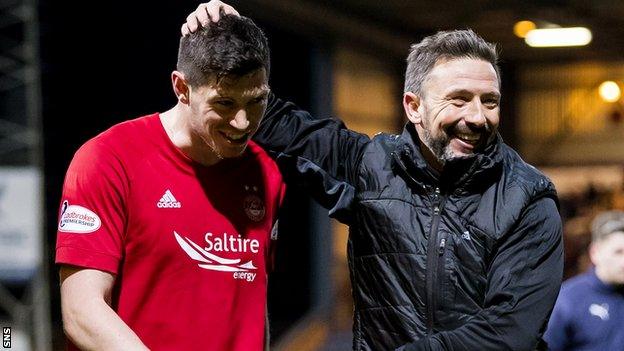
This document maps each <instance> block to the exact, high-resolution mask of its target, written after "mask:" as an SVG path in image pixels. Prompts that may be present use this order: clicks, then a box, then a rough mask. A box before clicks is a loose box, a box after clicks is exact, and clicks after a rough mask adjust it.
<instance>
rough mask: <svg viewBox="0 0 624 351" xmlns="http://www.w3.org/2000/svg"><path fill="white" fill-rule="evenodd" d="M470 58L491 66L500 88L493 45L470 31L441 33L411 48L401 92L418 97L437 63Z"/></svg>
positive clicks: (496, 53)
mask: <svg viewBox="0 0 624 351" xmlns="http://www.w3.org/2000/svg"><path fill="white" fill-rule="evenodd" d="M458 58H473V59H481V60H484V61H487V62H489V63H491V64H492V66H493V67H494V70H496V76H497V77H498V83H499V85H500V68H499V67H498V52H497V49H496V45H495V44H492V43H488V42H487V41H485V40H484V39H483V38H481V37H480V36H478V35H477V34H476V33H475V32H473V31H472V30H471V29H466V30H451V31H441V32H437V33H436V34H433V35H430V36H428V37H426V38H424V39H423V40H422V41H421V42H420V43H417V44H413V45H412V46H411V48H410V53H409V55H408V56H407V70H406V71H405V87H404V90H403V92H405V93H407V92H412V93H414V94H417V95H420V96H422V85H423V83H424V82H425V80H426V79H427V76H428V75H429V73H431V70H432V69H433V66H434V65H435V64H436V62H438V60H440V59H458Z"/></svg>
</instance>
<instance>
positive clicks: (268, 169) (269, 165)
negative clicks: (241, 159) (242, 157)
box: [247, 141, 282, 183]
mask: <svg viewBox="0 0 624 351" xmlns="http://www.w3.org/2000/svg"><path fill="white" fill-rule="evenodd" d="M247 149H248V157H249V159H250V160H253V161H252V162H255V163H257V164H258V165H259V166H260V167H261V169H262V172H263V173H264V175H265V177H267V178H268V179H269V180H272V181H273V182H278V183H281V182H282V174H281V173H280V171H279V168H278V166H277V163H276V162H275V161H274V160H273V159H272V158H271V157H270V156H269V154H268V153H267V152H266V151H265V150H264V149H263V148H262V147H260V145H258V144H256V143H255V142H253V141H250V142H249V144H248V145H247Z"/></svg>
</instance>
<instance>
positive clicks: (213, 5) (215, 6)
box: [206, 0, 225, 22]
mask: <svg viewBox="0 0 624 351" xmlns="http://www.w3.org/2000/svg"><path fill="white" fill-rule="evenodd" d="M223 5H225V4H224V3H222V2H221V1H214V0H213V1H211V2H210V3H209V4H208V6H206V10H207V11H208V15H209V16H210V20H211V21H213V22H219V18H220V16H219V12H221V8H222V7H223Z"/></svg>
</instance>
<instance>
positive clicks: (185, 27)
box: [180, 23, 191, 37]
mask: <svg viewBox="0 0 624 351" xmlns="http://www.w3.org/2000/svg"><path fill="white" fill-rule="evenodd" d="M180 31H181V32H182V36H183V37H185V36H187V35H189V34H191V31H190V30H189V27H188V24H186V23H184V24H183V25H182V29H181V30H180Z"/></svg>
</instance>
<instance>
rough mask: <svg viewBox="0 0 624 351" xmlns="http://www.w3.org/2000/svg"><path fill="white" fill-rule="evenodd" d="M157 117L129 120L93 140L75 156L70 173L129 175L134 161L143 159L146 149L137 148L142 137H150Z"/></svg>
mask: <svg viewBox="0 0 624 351" xmlns="http://www.w3.org/2000/svg"><path fill="white" fill-rule="evenodd" d="M157 118H158V117H157V115H150V116H144V117H140V118H137V119H133V120H130V121H125V122H122V123H119V124H116V125H114V126H112V127H111V128H109V129H107V130H105V131H104V132H102V133H100V134H99V135H97V136H95V137H93V138H91V139H90V140H88V141H87V142H85V143H84V144H83V145H82V146H81V147H80V148H79V149H78V150H77V151H76V153H75V154H74V157H73V159H72V161H71V164H70V166H69V170H68V174H72V173H74V174H75V173H80V174H82V175H83V177H89V176H90V175H94V176H97V175H99V174H102V172H104V173H107V172H115V173H125V169H126V167H127V166H128V165H131V164H133V159H137V158H139V157H141V153H142V150H141V148H139V147H137V146H138V145H139V144H140V143H141V141H140V140H141V139H142V138H140V137H139V136H143V135H147V131H148V129H149V127H150V124H153V123H154V122H155V121H156V120H157ZM155 119H156V120H155Z"/></svg>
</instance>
